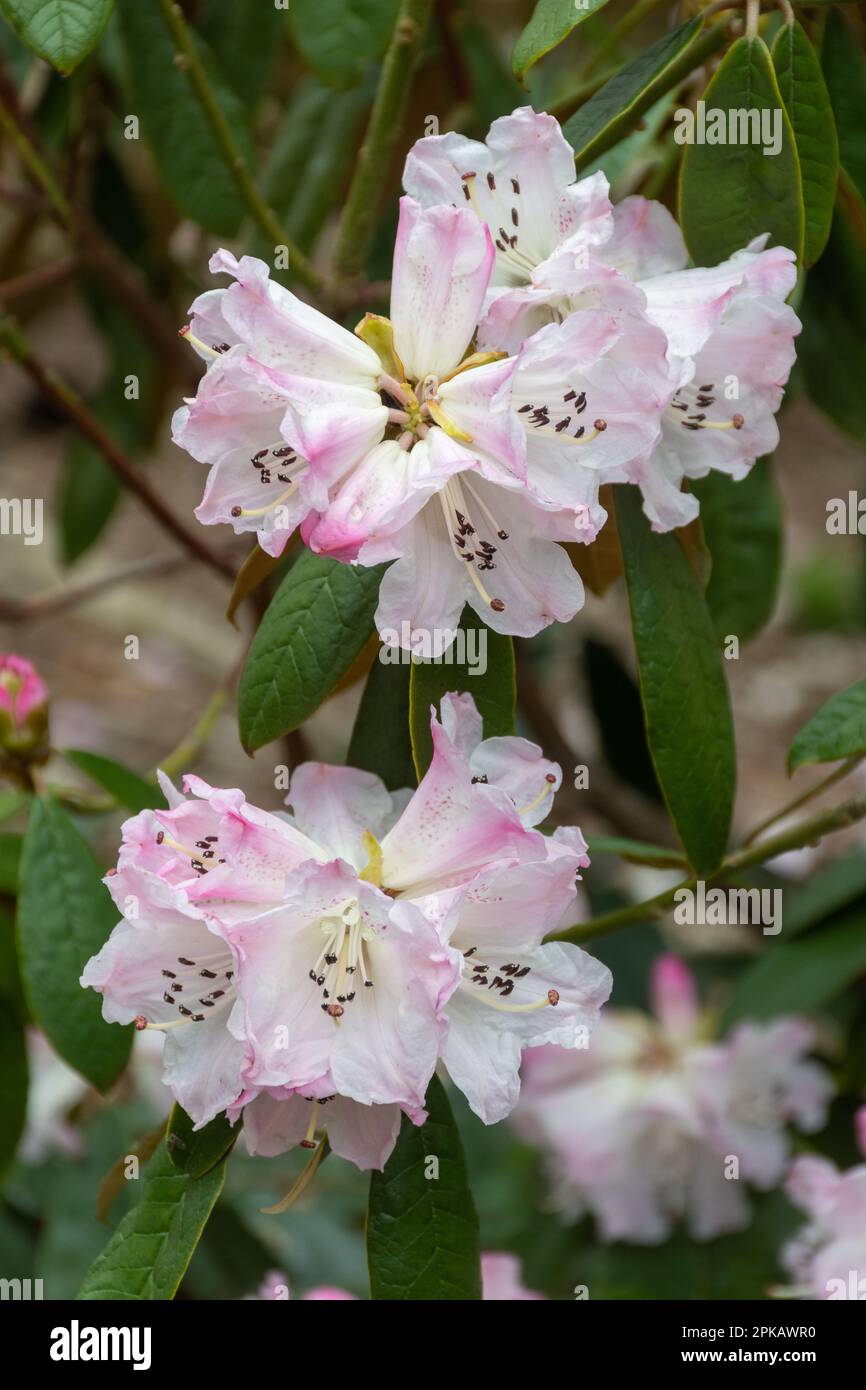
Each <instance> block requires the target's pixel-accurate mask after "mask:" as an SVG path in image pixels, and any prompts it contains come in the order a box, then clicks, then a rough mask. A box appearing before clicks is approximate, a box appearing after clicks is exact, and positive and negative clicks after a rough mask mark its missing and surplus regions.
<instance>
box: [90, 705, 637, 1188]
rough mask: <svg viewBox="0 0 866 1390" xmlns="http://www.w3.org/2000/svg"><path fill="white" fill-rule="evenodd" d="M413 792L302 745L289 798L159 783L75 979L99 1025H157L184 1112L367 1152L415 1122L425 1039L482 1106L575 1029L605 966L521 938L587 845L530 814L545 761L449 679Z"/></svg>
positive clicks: (555, 773)
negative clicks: (112, 921) (274, 803)
mask: <svg viewBox="0 0 866 1390" xmlns="http://www.w3.org/2000/svg"><path fill="white" fill-rule="evenodd" d="M431 730H432V734H433V743H434V755H433V759H432V762H431V765H430V768H429V770H428V772H427V774H426V775H425V777H424V778H423V779H422V781H421V784H420V786H419V787H418V789H417V791H415V792H414V793H411V794H410V793H409V792H404V793H397V794H395V795H392V794H391V793H389V792H388V791H387V790H386V788H385V787H384V786H383V784H382V783H381V782H380V781H379V779H378V778H377V777H375V776H373V775H372V774H370V773H367V772H361V771H358V770H357V769H354V768H341V767H329V766H327V765H325V764H319V763H307V764H304V765H303V766H302V767H300V768H298V769H297V770H296V772H295V773H294V775H293V778H292V783H291V789H290V792H289V796H288V798H287V800H288V802H289V803H290V805H291V807H292V811H293V815H292V816H291V817H289V816H271V815H268V814H267V813H266V812H264V811H259V810H257V809H256V808H255V807H251V806H250V805H249V804H248V803H247V802H246V801H245V800H244V798H243V795H242V793H241V792H238V791H219V790H215V789H213V788H211V787H208V786H207V785H206V784H205V783H203V782H200V781H199V780H198V779H197V778H187V779H186V783H185V785H186V788H187V791H188V792H190V793H192V795H191V796H190V797H189V798H188V799H184V798H182V797H180V796H178V794H177V793H176V792H175V791H174V789H173V788H172V787H171V785H170V784H169V783H167V782H164V786H165V789H166V794H167V797H168V799H169V801H170V806H169V809H168V810H165V811H153V812H150V811H148V812H144V813H142V815H140V816H137V817H134V818H133V819H132V820H131V821H128V822H127V823H126V825H125V826H124V843H123V846H122V848H121V852H120V858H119V866H118V869H117V870H116V871H115V872H114V873H113V874H110V875H109V876H108V878H107V880H106V882H107V884H108V886H109V889H110V891H111V893H112V895H113V897H114V900H115V902H116V904H117V905H118V907H119V908H120V910H121V912H122V913H123V914H124V920H123V921H122V922H121V923H120V924H119V925H118V926H117V927H116V928H115V930H114V932H113V933H112V935H111V937H110V938H109V940H108V942H107V943H106V945H105V946H104V947H103V948H102V950H101V951H100V952H99V953H98V954H97V955H96V956H95V957H94V958H93V959H92V960H91V961H90V962H89V963H88V965H87V967H86V969H85V972H84V975H83V976H82V984H84V985H85V986H92V987H93V988H95V989H98V990H100V991H101V992H102V994H103V996H104V1003H103V1012H104V1016H105V1017H106V1018H107V1019H109V1020H110V1021H116V1022H121V1023H128V1022H132V1021H135V1022H136V1023H137V1024H138V1026H140V1027H145V1026H146V1027H151V1028H155V1029H159V1030H161V1031H164V1032H165V1034H166V1048H165V1063H166V1070H165V1080H166V1082H167V1083H168V1085H169V1086H170V1087H171V1089H172V1090H173V1092H174V1094H175V1095H176V1097H177V1099H178V1100H180V1102H181V1103H182V1104H183V1105H184V1106H185V1108H186V1109H187V1110H188V1111H189V1113H190V1114H191V1115H192V1117H193V1119H194V1121H195V1123H196V1124H197V1125H202V1124H204V1123H206V1122H207V1120H209V1119H210V1118H212V1116H213V1115H215V1114H217V1113H219V1111H221V1110H225V1109H227V1110H228V1112H229V1114H230V1115H231V1117H232V1118H235V1117H236V1116H237V1115H239V1114H240V1113H241V1111H244V1118H245V1134H246V1139H247V1143H248V1146H249V1147H250V1148H251V1150H252V1151H253V1152H257V1153H262V1154H275V1153H279V1152H283V1151H284V1150H285V1149H287V1148H291V1147H293V1146H294V1145H295V1144H298V1143H300V1144H305V1145H307V1146H308V1147H315V1142H316V1140H315V1136H316V1133H317V1131H318V1130H319V1129H323V1128H326V1129H327V1132H328V1135H329V1139H330V1142H331V1145H332V1147H333V1148H334V1150H335V1151H336V1152H337V1153H340V1154H342V1155H343V1156H344V1157H346V1158H348V1159H350V1160H351V1161H352V1162H354V1163H356V1164H357V1165H358V1166H359V1167H363V1168H371V1167H374V1168H381V1167H382V1165H383V1164H384V1162H385V1160H386V1159H387V1157H388V1154H389V1153H390V1152H391V1149H392V1148H393V1146H394V1143H395V1141H396V1136H397V1132H398V1129H399V1124H400V1119H401V1114H407V1115H408V1116H409V1117H410V1119H412V1120H413V1122H415V1123H422V1122H423V1120H424V1118H425V1113H424V1098H425V1095H426V1091H427V1086H428V1084H429V1081H430V1077H431V1076H432V1073H433V1070H434V1068H435V1066H436V1064H437V1061H438V1060H439V1059H440V1058H441V1059H442V1060H443V1061H444V1063H445V1065H446V1067H447V1068H448V1070H449V1072H450V1073H451V1076H452V1078H453V1079H454V1080H455V1082H456V1083H457V1084H458V1085H459V1086H460V1087H461V1089H462V1090H463V1091H464V1092H465V1094H466V1095H467V1097H468V1099H469V1102H470V1104H471V1105H472V1106H473V1108H474V1109H475V1110H476V1111H477V1113H478V1114H479V1115H480V1116H481V1117H482V1118H483V1119H484V1120H485V1121H486V1122H487V1123H491V1122H493V1121H494V1120H497V1119H500V1118H501V1117H502V1116H503V1115H505V1114H507V1113H508V1111H509V1110H510V1109H511V1108H512V1107H513V1105H514V1104H515V1101H516V1099H517V1095H518V1090H519V1075H518V1072H519V1065H520V1057H521V1052H522V1049H523V1048H525V1047H536V1046H540V1045H542V1044H545V1043H550V1042H554V1043H558V1044H559V1045H560V1046H563V1047H574V1046H580V1045H582V1044H583V1042H584V1040H585V1038H586V1035H587V1033H588V1030H589V1029H590V1027H591V1026H592V1025H593V1023H594V1021H595V1019H596V1017H597V1014H598V1010H599V1009H600V1007H601V1005H602V1004H603V1003H604V1001H605V1000H606V998H607V997H608V994H609V992H610V975H609V972H608V971H607V969H606V968H605V967H604V966H602V965H599V964H598V962H596V961H594V960H593V959H592V958H591V957H590V956H588V955H586V954H585V953H584V952H583V951H581V950H580V949H579V948H578V947H575V946H570V945H564V944H562V943H558V942H553V943H550V944H548V945H543V944H542V939H543V937H544V935H545V934H546V933H547V932H549V931H551V930H553V929H554V928H555V927H557V926H558V925H559V924H560V922H561V919H562V918H563V915H564V913H566V911H567V910H568V908H569V907H570V905H571V904H572V903H573V901H574V898H575V893H576V889H575V881H576V879H577V877H578V870H579V869H580V868H581V867H584V866H585V865H586V864H588V862H589V860H588V857H587V854H586V844H585V842H584V840H583V837H582V836H581V834H580V832H579V831H578V830H576V829H573V830H568V829H560V830H557V831H556V832H555V834H554V835H552V836H550V837H547V836H544V835H542V834H541V833H540V832H539V831H538V830H536V829H534V826H535V825H536V824H537V823H538V821H539V820H540V819H542V818H543V817H544V816H545V815H546V813H547V811H548V810H549V807H550V804H551V800H552V796H553V793H554V791H555V789H556V787H557V786H558V785H559V782H560V780H561V774H560V770H559V768H558V767H556V765H555V764H553V763H550V762H547V761H545V760H544V759H543V758H542V757H541V754H540V752H539V750H538V749H537V748H536V747H535V746H534V745H532V744H529V743H527V742H526V741H525V740H523V739H516V738H498V739H487V740H484V739H483V738H482V728H481V719H480V716H479V715H478V712H477V710H476V709H475V706H474V703H473V701H472V699H471V697H469V696H465V695H464V696H460V697H457V696H446V697H445V698H444V699H443V701H442V722H441V723H440V721H439V720H437V719H436V718H435V716H434V717H433V718H432V720H431Z"/></svg>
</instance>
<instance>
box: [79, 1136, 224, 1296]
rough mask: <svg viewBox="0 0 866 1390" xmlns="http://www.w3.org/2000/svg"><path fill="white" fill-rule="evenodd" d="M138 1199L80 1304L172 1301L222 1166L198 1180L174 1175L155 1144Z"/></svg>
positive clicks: (219, 1186)
mask: <svg viewBox="0 0 866 1390" xmlns="http://www.w3.org/2000/svg"><path fill="white" fill-rule="evenodd" d="M140 1181H141V1187H142V1191H141V1196H140V1198H139V1201H138V1205H137V1206H135V1207H133V1209H132V1211H130V1212H128V1213H127V1214H126V1216H125V1217H124V1218H123V1220H122V1221H121V1223H120V1225H119V1226H118V1228H117V1230H116V1231H115V1232H114V1235H113V1236H112V1237H111V1239H110V1240H109V1242H108V1244H107V1245H106V1247H105V1249H104V1250H103V1252H102V1254H101V1255H100V1256H99V1257H98V1259H96V1260H95V1261H94V1263H93V1264H92V1265H91V1267H90V1269H89V1270H88V1272H87V1274H86V1275H85V1278H84V1283H83V1284H82V1285H81V1289H80V1291H79V1294H78V1297H79V1298H80V1299H100V1300H102V1299H139V1300H145V1299H149V1300H156V1299H160V1300H167V1299H172V1298H174V1296H175V1294H176V1293H177V1290H178V1286H179V1284H180V1281H181V1279H182V1278H183V1276H184V1274H185V1273H186V1268H187V1265H188V1264H189V1262H190V1260H191V1259H192V1256H193V1252H194V1250H195V1248H196V1246H197V1245H198V1242H199V1240H200V1239H201V1234H202V1231H203V1230H204V1228H205V1225H206V1223H207V1219H208V1217H209V1216H210V1214H211V1211H212V1210H213V1206H214V1203H215V1202H216V1200H217V1198H218V1197H219V1194H220V1191H221V1189H222V1185H223V1182H224V1181H225V1164H224V1163H218V1164H217V1165H216V1167H214V1168H211V1170H210V1171H209V1172H208V1173H206V1174H205V1175H204V1177H201V1178H192V1177H189V1176H188V1175H187V1174H186V1173H179V1172H178V1170H177V1169H176V1168H175V1167H174V1165H173V1164H172V1162H171V1159H170V1158H169V1156H168V1152H167V1150H166V1147H165V1144H164V1143H163V1144H160V1146H159V1148H158V1149H157V1151H156V1153H155V1154H154V1155H153V1158H152V1159H151V1160H150V1162H149V1163H148V1165H147V1167H146V1168H145V1170H144V1172H143V1174H142V1177H141V1180H140Z"/></svg>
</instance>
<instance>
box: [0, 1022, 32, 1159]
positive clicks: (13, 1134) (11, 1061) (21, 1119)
mask: <svg viewBox="0 0 866 1390" xmlns="http://www.w3.org/2000/svg"><path fill="white" fill-rule="evenodd" d="M0 1096H2V1097H3V1123H2V1124H0V1177H2V1176H3V1174H4V1173H5V1172H6V1169H7V1168H8V1167H9V1164H10V1163H11V1162H12V1159H13V1158H14V1157H15V1150H16V1149H17V1147H18V1140H19V1139H20V1138H21V1135H22V1133H23V1131H24V1123H25V1121H26V1119H27V1043H26V1040H25V1037H24V1027H23V1025H22V1023H21V1020H20V1019H19V1018H17V1017H16V1015H15V1013H14V1011H13V1010H12V1009H11V1008H10V1006H9V1005H8V1004H7V1003H6V1002H5V1001H0Z"/></svg>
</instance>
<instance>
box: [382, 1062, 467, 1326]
mask: <svg viewBox="0 0 866 1390" xmlns="http://www.w3.org/2000/svg"><path fill="white" fill-rule="evenodd" d="M426 1105H427V1112H428V1115H429V1118H428V1120H427V1123H426V1124H425V1125H422V1126H420V1127H419V1126H416V1125H413V1124H412V1123H411V1121H410V1120H408V1119H407V1118H406V1117H405V1116H404V1118H403V1123H402V1125H401V1127H400V1135H399V1138H398V1139H397V1146H396V1148H395V1149H394V1152H393V1153H392V1155H391V1157H390V1158H389V1159H388V1162H387V1163H386V1164H385V1168H384V1171H383V1172H381V1173H373V1175H372V1177H371V1179H370V1206H369V1210H368V1212H367V1259H368V1261H369V1265H370V1293H371V1295H372V1297H373V1298H376V1299H395V1300H396V1299H413V1300H418V1299H421V1300H423V1299H435V1300H437V1301H438V1300H441V1299H447V1300H451V1301H456V1300H460V1301H463V1300H473V1299H480V1297H481V1271H480V1259H481V1254H480V1241H479V1232H478V1216H477V1214H476V1211H475V1204H474V1203H473V1201H472V1193H471V1192H470V1190H469V1180H468V1175H467V1172H466V1160H465V1159H464V1157H463V1145H462V1144H461V1142H460V1135H459V1133H458V1130H457V1126H456V1124H455V1122H454V1116H453V1115H452V1113H451V1106H450V1105H449V1104H448V1097H447V1096H446V1094H445V1091H444V1090H443V1088H442V1083H441V1082H440V1081H439V1080H438V1079H437V1077H435V1076H434V1077H433V1079H432V1081H431V1082H430V1086H429V1089H428V1091H427V1101H426ZM433 1160H435V1163H434V1162H433ZM428 1174H431V1176H429V1177H428V1176H427V1175H428Z"/></svg>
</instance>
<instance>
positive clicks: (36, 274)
mask: <svg viewBox="0 0 866 1390" xmlns="http://www.w3.org/2000/svg"><path fill="white" fill-rule="evenodd" d="M77 269H78V258H77V256H67V257H65V259H64V260H61V261H54V262H52V263H51V264H50V265H42V266H39V267H38V269H36V270H27V271H25V272H24V274H23V275H15V276H13V278H12V279H11V280H4V281H3V282H2V284H0V304H9V303H11V301H12V300H13V299H23V298H24V296H25V295H27V294H35V293H37V292H38V291H39V290H47V289H52V288H53V287H54V286H55V285H62V283H63V281H64V280H68V279H69V277H70V275H74V274H75V271H76V270H77Z"/></svg>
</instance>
